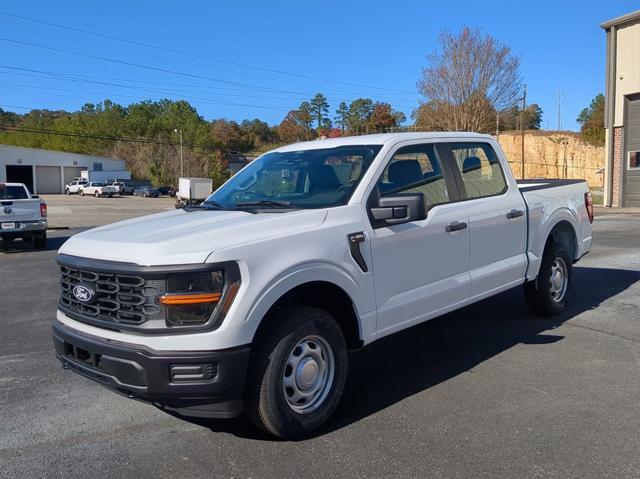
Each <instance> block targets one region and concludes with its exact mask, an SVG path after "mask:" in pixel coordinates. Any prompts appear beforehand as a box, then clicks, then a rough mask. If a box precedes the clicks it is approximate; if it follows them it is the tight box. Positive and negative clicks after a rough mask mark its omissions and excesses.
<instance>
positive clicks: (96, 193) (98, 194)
mask: <svg viewBox="0 0 640 479" xmlns="http://www.w3.org/2000/svg"><path fill="white" fill-rule="evenodd" d="M93 196H95V197H96V198H98V197H99V196H100V193H98V191H97V190H96V191H95V193H93Z"/></svg>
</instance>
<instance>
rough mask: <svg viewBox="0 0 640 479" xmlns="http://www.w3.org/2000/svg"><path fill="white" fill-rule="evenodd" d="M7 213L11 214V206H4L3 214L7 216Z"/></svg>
mask: <svg viewBox="0 0 640 479" xmlns="http://www.w3.org/2000/svg"><path fill="white" fill-rule="evenodd" d="M9 213H11V206H5V207H4V214H5V215H8V214H9Z"/></svg>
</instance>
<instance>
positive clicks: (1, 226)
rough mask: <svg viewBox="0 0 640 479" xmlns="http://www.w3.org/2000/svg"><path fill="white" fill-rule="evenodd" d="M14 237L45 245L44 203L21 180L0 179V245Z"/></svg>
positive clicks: (39, 245)
mask: <svg viewBox="0 0 640 479" xmlns="http://www.w3.org/2000/svg"><path fill="white" fill-rule="evenodd" d="M14 239H22V240H23V241H33V245H34V246H35V247H36V248H44V247H45V246H46V245H47V204H46V203H45V202H44V201H43V200H42V199H41V198H40V197H38V196H36V195H32V194H31V193H30V192H29V189H28V188H27V187H26V186H25V185H24V184H23V183H0V240H1V241H0V243H2V244H0V249H2V247H3V246H4V245H6V244H8V243H10V242H11V241H13V240H14Z"/></svg>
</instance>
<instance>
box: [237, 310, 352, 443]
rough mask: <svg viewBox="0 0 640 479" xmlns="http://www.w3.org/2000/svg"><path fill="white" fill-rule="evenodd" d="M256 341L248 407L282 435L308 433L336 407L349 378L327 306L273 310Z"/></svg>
mask: <svg viewBox="0 0 640 479" xmlns="http://www.w3.org/2000/svg"><path fill="white" fill-rule="evenodd" d="M275 314H276V315H277V317H275V318H272V319H273V320H274V321H271V322H270V324H269V327H272V329H269V330H266V331H264V332H263V334H261V335H260V337H259V338H258V340H257V341H256V349H255V351H254V354H253V356H252V360H251V365H250V370H249V378H248V384H247V400H246V406H247V407H246V411H247V414H248V415H249V417H250V418H251V420H252V421H253V422H254V423H256V424H257V425H258V426H259V427H261V428H262V429H264V430H266V431H268V432H270V433H271V434H274V435H275V436H278V437H281V438H283V439H296V438H300V437H304V436H306V435H308V434H310V433H312V432H313V431H315V430H316V429H318V428H319V427H320V426H322V425H323V424H324V423H325V422H326V421H327V420H328V419H329V418H330V417H331V414H333V412H334V410H335V408H336V407H337V405H338V403H339V401H340V399H341V397H342V393H343V391H344V386H345V382H346V378H347V345H346V342H345V339H344V335H343V334H342V330H341V329H340V326H338V324H337V323H336V321H335V320H334V319H333V318H332V317H331V316H330V315H329V314H328V313H326V312H325V311H322V310H320V309H316V308H310V307H305V306H295V307H288V308H285V309H282V310H279V311H277V312H276V313H275Z"/></svg>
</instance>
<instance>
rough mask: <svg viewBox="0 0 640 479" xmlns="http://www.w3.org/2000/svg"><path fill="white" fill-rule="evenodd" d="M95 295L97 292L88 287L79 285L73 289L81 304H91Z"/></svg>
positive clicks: (74, 295)
mask: <svg viewBox="0 0 640 479" xmlns="http://www.w3.org/2000/svg"><path fill="white" fill-rule="evenodd" d="M95 295H96V293H95V291H94V290H93V289H91V288H90V287H88V286H83V285H81V284H79V285H78V286H74V288H73V297H74V298H76V299H77V300H78V301H80V302H81V303H90V302H91V301H92V300H93V298H94V296H95Z"/></svg>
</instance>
